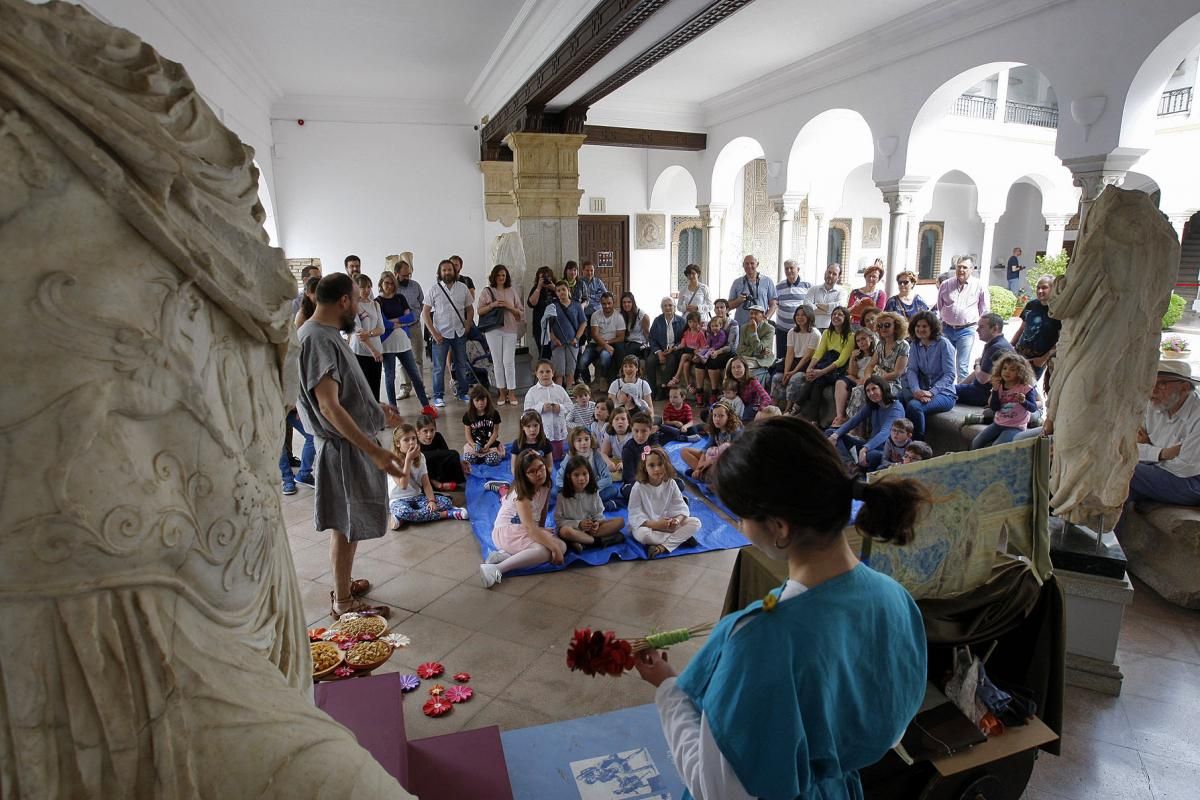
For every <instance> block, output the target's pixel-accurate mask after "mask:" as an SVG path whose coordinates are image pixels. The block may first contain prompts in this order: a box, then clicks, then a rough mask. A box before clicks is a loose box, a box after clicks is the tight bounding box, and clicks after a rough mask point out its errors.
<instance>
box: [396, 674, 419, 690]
mask: <svg viewBox="0 0 1200 800" xmlns="http://www.w3.org/2000/svg"><path fill="white" fill-rule="evenodd" d="M420 686H421V679H420V678H418V677H417V676H416V675H401V676H400V691H402V692H404V693H405V694H408V693H409V692H415V691H416V690H417V689H419V688H420Z"/></svg>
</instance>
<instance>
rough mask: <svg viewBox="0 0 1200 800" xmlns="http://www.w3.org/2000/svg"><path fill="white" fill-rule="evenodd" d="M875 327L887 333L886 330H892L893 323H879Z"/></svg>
mask: <svg viewBox="0 0 1200 800" xmlns="http://www.w3.org/2000/svg"><path fill="white" fill-rule="evenodd" d="M875 327H876V328H879V330H881V331H886V330H890V329H891V327H892V323H890V322H880V323H877V324H876V325H875Z"/></svg>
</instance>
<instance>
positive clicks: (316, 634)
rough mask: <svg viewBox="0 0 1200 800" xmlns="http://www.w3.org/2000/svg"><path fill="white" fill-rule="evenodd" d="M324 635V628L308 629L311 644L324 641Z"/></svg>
mask: <svg viewBox="0 0 1200 800" xmlns="http://www.w3.org/2000/svg"><path fill="white" fill-rule="evenodd" d="M323 633H325V629H324V628H309V629H308V640H309V641H310V642H319V641H322V640H321V634H323Z"/></svg>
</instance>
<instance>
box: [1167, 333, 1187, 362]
mask: <svg viewBox="0 0 1200 800" xmlns="http://www.w3.org/2000/svg"><path fill="white" fill-rule="evenodd" d="M1161 347H1162V354H1163V358H1187V357H1188V354H1189V353H1190V351H1191V348H1190V347H1189V346H1188V341H1187V339H1185V338H1183V337H1182V336H1168V337H1166V338H1165V339H1163V340H1162V346H1161Z"/></svg>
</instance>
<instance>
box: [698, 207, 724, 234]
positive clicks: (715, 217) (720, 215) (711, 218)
mask: <svg viewBox="0 0 1200 800" xmlns="http://www.w3.org/2000/svg"><path fill="white" fill-rule="evenodd" d="M696 210H697V211H699V212H700V224H702V225H704V226H705V227H706V228H711V227H713V226H715V225H720V224H721V220H722V219H724V218H725V212H726V211H728V210H729V206H727V205H724V204H723V203H702V204H700V205H697V206H696Z"/></svg>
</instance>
